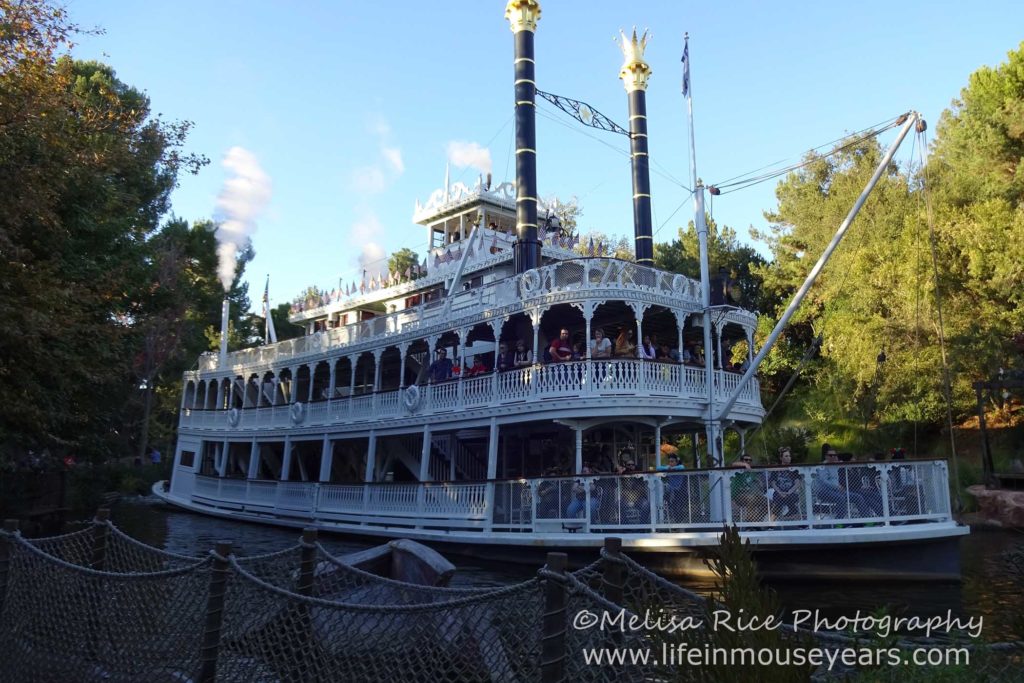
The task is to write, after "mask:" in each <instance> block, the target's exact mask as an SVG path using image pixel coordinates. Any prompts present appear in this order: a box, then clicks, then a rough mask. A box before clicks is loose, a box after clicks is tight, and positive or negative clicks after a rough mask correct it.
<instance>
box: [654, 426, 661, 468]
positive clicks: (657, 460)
mask: <svg viewBox="0 0 1024 683" xmlns="http://www.w3.org/2000/svg"><path fill="white" fill-rule="evenodd" d="M654 466H655V467H661V423H660V422H659V423H658V424H656V425H654Z"/></svg>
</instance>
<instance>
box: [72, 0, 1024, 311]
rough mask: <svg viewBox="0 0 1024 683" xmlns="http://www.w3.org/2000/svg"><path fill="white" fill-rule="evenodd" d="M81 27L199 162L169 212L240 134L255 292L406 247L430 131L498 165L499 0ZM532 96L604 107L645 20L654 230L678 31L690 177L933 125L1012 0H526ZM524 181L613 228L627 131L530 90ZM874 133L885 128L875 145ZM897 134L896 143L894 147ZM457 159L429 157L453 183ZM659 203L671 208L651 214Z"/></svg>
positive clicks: (430, 178) (195, 195)
mask: <svg viewBox="0 0 1024 683" xmlns="http://www.w3.org/2000/svg"><path fill="white" fill-rule="evenodd" d="M67 7H68V10H69V12H70V14H71V16H72V18H73V19H74V20H75V21H77V22H78V23H80V24H82V25H85V26H99V27H101V28H103V29H104V30H105V33H104V34H103V35H100V36H95V37H91V36H89V37H83V38H82V39H81V40H79V44H78V45H77V46H76V48H75V50H74V54H75V55H76V56H77V57H79V58H83V59H100V60H102V61H105V62H107V63H109V64H111V65H112V66H113V67H114V68H115V69H116V71H117V73H118V76H119V77H120V78H121V79H122V80H123V81H125V82H126V83H129V84H131V85H134V86H136V87H138V88H141V89H143V90H145V91H146V92H147V93H148V94H149V97H150V99H151V101H152V108H153V111H154V112H159V113H162V114H163V115H164V116H165V117H166V118H169V119H188V120H191V121H193V122H195V128H194V130H193V132H192V134H191V135H190V137H189V143H188V149H189V151H192V152H196V153H201V154H205V155H206V156H208V157H209V158H210V159H211V162H212V163H211V164H210V165H209V166H208V167H206V168H205V169H204V170H203V171H202V172H201V173H200V174H199V175H198V176H194V177H193V176H186V177H183V178H182V179H181V184H180V187H179V189H178V190H177V191H176V192H175V194H174V197H173V207H174V212H175V213H176V214H177V215H178V216H180V217H182V218H185V219H188V220H197V219H202V218H208V217H213V216H214V215H216V214H215V212H216V211H217V209H216V207H217V198H218V195H219V193H220V192H221V191H222V188H223V186H224V184H225V181H226V180H227V179H228V178H229V177H230V176H229V173H228V171H227V170H226V169H225V168H224V166H223V165H222V161H223V160H224V159H225V157H226V155H227V154H228V152H229V150H231V149H232V148H236V147H241V148H243V149H244V150H245V151H247V152H248V154H247V155H245V158H248V159H255V162H254V163H257V164H258V166H259V169H261V171H262V173H263V174H265V176H266V177H267V178H269V195H267V196H263V197H261V201H264V202H265V207H263V208H261V209H259V210H258V211H257V216H256V218H255V231H254V232H253V234H252V241H253V244H254V246H255V249H256V258H255V260H254V261H253V262H252V263H251V264H250V265H249V268H248V278H249V280H250V282H251V283H252V285H251V287H250V296H251V298H252V299H253V303H254V305H255V306H257V307H258V306H259V299H260V294H261V292H262V287H263V281H264V278H265V276H266V275H267V274H268V273H269V274H270V276H271V299H272V302H273V303H275V304H276V303H280V302H282V301H286V300H291V298H292V297H294V296H296V295H297V294H298V293H299V292H300V291H301V290H302V289H303V288H305V287H306V286H307V285H311V284H315V285H318V286H320V287H324V288H328V289H330V288H332V287H334V286H336V285H337V283H338V281H339V278H341V279H343V280H344V281H345V282H351V281H352V280H354V279H357V278H358V277H359V275H360V273H361V266H360V265H359V262H358V259H359V257H360V255H361V254H362V255H363V258H364V260H367V259H368V260H372V259H373V258H376V257H378V256H379V254H380V253H390V252H392V251H395V250H397V249H399V248H401V247H410V248H412V249H414V250H415V251H417V252H420V253H422V252H423V250H424V248H425V241H426V236H425V230H424V229H423V228H421V227H419V226H416V225H414V224H413V223H412V212H413V206H414V202H415V201H416V200H417V199H419V200H420V201H426V199H427V197H428V196H429V195H430V193H431V192H432V191H433V190H435V189H437V188H439V187H441V186H442V184H443V180H444V172H445V163H446V160H447V159H448V156H449V149H450V146H451V144H452V143H453V142H462V143H476V144H477V145H479V146H480V147H484V148H486V149H488V150H489V155H490V158H491V160H492V164H493V174H494V179H495V182H496V183H497V182H500V181H503V180H512V179H513V176H514V164H513V163H512V155H511V147H512V136H513V124H512V34H511V32H510V31H509V28H508V23H507V22H506V21H505V19H504V2H501V1H500V0H499V1H493V0H488V1H482V0H475V1H453V2H448V3H423V2H416V3H413V2H398V1H395V2H381V3H366V2H358V3H357V2H297V3H284V2H259V1H256V0H253V1H250V2H237V1H235V0H224V1H220V0H217V1H214V2H210V1H209V0H206V1H205V2H195V1H193V0H179V1H178V2H174V3H166V2H164V3H161V2H154V3H139V2H127V1H121V0H72V1H71V2H70V3H69V4H68V5H67ZM542 8H543V16H542V18H541V21H540V25H539V28H538V31H537V36H536V51H537V81H538V87H539V88H541V89H542V90H547V91H550V92H554V93H558V94H561V95H566V96H569V97H573V98H576V99H581V100H585V101H587V102H588V103H590V104H591V105H592V106H593V107H595V108H596V109H598V110H600V111H601V112H603V113H604V114H606V115H607V116H609V117H610V118H612V119H614V120H616V121H618V122H620V123H622V124H623V125H625V124H627V122H628V115H627V111H626V96H625V92H624V90H623V88H622V84H621V81H619V80H618V71H619V67H620V66H621V63H622V55H621V53H620V51H619V49H618V47H617V46H616V45H615V43H614V42H613V37H615V36H617V35H618V30H619V29H620V28H622V29H627V30H628V29H629V28H631V27H632V26H634V25H635V26H637V27H638V28H639V29H641V30H642V29H643V28H648V27H649V28H650V30H651V32H652V34H653V36H652V39H651V41H650V44H649V46H648V50H647V59H648V62H649V63H650V64H651V67H652V69H653V72H654V73H653V76H652V78H651V81H650V86H649V89H648V116H649V124H648V125H649V133H650V150H651V158H652V162H653V163H654V164H655V167H654V170H655V173H654V175H653V176H652V194H653V203H654V223H655V231H656V234H655V239H656V240H657V241H664V240H668V239H671V238H672V237H673V236H674V235H675V233H676V229H677V228H678V227H679V226H680V225H684V224H685V222H686V221H688V220H689V219H690V218H691V216H692V204H691V203H690V202H689V201H687V197H688V192H687V191H686V190H685V189H683V188H682V187H680V185H679V184H677V182H675V181H673V180H672V179H673V178H674V179H675V180H676V181H679V182H680V183H682V185H685V186H689V185H690V180H689V157H688V142H687V135H688V132H687V128H686V117H685V103H684V100H683V99H682V97H681V95H680V63H679V58H680V54H681V52H682V35H683V32H684V31H688V32H689V33H690V55H691V59H692V71H691V79H692V87H693V94H694V116H695V120H696V144H697V163H698V173H699V175H700V176H701V177H702V178H703V179H704V180H705V181H706V182H707V183H714V182H716V181H722V180H725V179H727V178H731V177H733V176H736V175H739V174H741V173H746V172H748V171H752V170H754V169H757V168H760V167H762V166H765V165H767V164H773V163H776V162H780V163H784V162H792V161H796V160H797V159H799V157H800V156H801V155H802V154H803V153H804V152H805V151H806V150H808V149H810V148H813V147H816V146H818V145H821V144H824V143H827V142H829V141H832V140H834V139H836V138H839V137H841V136H842V135H843V134H844V133H846V132H850V131H855V130H859V129H862V128H865V127H867V126H870V125H873V124H876V123H878V122H881V121H884V120H887V119H890V118H892V117H894V116H896V115H898V114H899V113H901V112H903V111H906V110H908V109H917V110H918V111H920V112H922V113H923V114H924V116H925V118H926V119H927V120H928V122H929V124H930V126H931V130H932V131H934V127H935V124H936V123H937V122H938V118H939V114H940V113H941V112H942V110H943V109H945V108H947V107H948V106H949V103H950V101H951V100H952V99H953V98H955V97H956V96H957V95H958V93H959V91H960V89H961V88H962V87H963V86H964V85H966V83H967V78H968V76H969V74H970V73H971V72H972V71H974V70H975V69H977V68H978V67H980V66H981V65H984V64H987V65H996V64H998V63H1000V62H1002V61H1004V60H1005V55H1006V53H1007V52H1008V51H1009V50H1011V49H1014V48H1015V47H1016V46H1017V45H1019V44H1020V41H1021V39H1022V37H1024V35H1022V31H1021V27H1022V26H1024V3H1020V2H1019V1H1016V2H1001V1H995V0H993V1H988V2H980V3H963V2H948V1H940V2H927V3H925V2H904V3H893V2H873V1H872V2H858V3H838V2H817V3H793V2H774V3H768V2H731V3H730V2H717V3H696V2H690V1H686V2H683V1H676V2H667V1H666V2H633V3H625V2H614V3H613V2H605V1H603V0H589V1H587V2H583V1H582V0H580V1H569V0H542ZM539 115H540V116H539V118H538V136H537V137H538V141H537V142H538V157H539V159H538V184H539V189H540V194H541V195H542V196H545V197H547V196H551V195H557V196H559V197H560V198H562V199H567V198H569V197H571V196H576V197H578V198H579V202H580V204H581V206H582V208H583V215H582V218H581V221H580V223H581V228H582V229H583V231H589V230H599V231H601V232H604V233H607V234H631V233H632V208H631V202H630V196H631V192H632V190H631V187H630V172H629V166H628V163H629V162H628V141H627V139H626V138H624V137H622V136H617V135H612V134H608V133H602V132H600V131H593V130H590V129H585V130H584V129H581V128H580V127H579V126H576V125H574V124H572V123H571V122H570V121H569V120H568V119H566V118H564V117H562V118H559V115H557V114H556V113H555V112H554V110H553V109H552V108H551V107H550V106H547V105H542V106H541V107H540V111H539ZM887 139H891V136H890V137H889V138H887ZM909 154H910V144H909V142H908V143H906V144H905V146H904V149H903V150H902V152H901V154H900V156H899V157H898V158H899V159H900V160H901V161H902V162H906V161H907V160H908V159H909ZM478 173H479V171H478V170H476V169H473V168H461V169H460V168H457V167H455V166H453V167H452V171H451V177H452V180H453V181H456V180H462V181H463V182H467V184H468V183H471V182H472V181H474V180H475V179H476V177H477V175H478ZM774 185H775V184H774V182H769V183H765V184H762V185H758V186H756V187H754V188H751V189H749V190H746V191H744V192H737V193H733V194H729V195H724V196H722V197H719V198H718V199H717V200H716V201H715V203H714V206H713V209H714V217H715V219H716V220H717V221H718V222H719V223H722V224H725V225H730V226H732V227H734V228H736V229H737V230H738V232H739V233H740V235H741V237H744V238H745V237H746V235H747V228H748V226H750V225H754V226H755V227H764V226H765V221H764V219H763V217H762V211H764V210H765V209H770V208H772V207H773V206H774V204H775V202H774ZM681 204H682V208H680V209H679V210H678V213H675V215H674V216H673V215H672V214H673V211H676V210H677V208H679V207H680V205H681Z"/></svg>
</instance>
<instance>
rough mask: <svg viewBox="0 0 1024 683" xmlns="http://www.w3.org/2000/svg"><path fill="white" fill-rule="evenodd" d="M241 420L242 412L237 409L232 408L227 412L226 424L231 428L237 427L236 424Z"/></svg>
mask: <svg viewBox="0 0 1024 683" xmlns="http://www.w3.org/2000/svg"><path fill="white" fill-rule="evenodd" d="M241 420H242V411H240V410H239V409H238V408H232V409H231V410H229V411H228V424H229V425H231V426H232V427H237V426H238V423H239V422H241Z"/></svg>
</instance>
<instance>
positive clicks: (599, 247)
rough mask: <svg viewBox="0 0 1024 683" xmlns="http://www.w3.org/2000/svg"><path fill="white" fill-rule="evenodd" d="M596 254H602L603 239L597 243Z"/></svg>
mask: <svg viewBox="0 0 1024 683" xmlns="http://www.w3.org/2000/svg"><path fill="white" fill-rule="evenodd" d="M597 255H598V256H604V241H603V240H602V241H600V242H598V243H597Z"/></svg>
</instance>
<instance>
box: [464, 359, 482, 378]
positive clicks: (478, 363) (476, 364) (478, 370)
mask: <svg viewBox="0 0 1024 683" xmlns="http://www.w3.org/2000/svg"><path fill="white" fill-rule="evenodd" d="M486 372H487V366H486V365H484V362H483V361H482V360H480V356H473V361H472V365H470V366H469V367H468V368H466V377H476V376H477V375H482V374H484V373H486Z"/></svg>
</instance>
